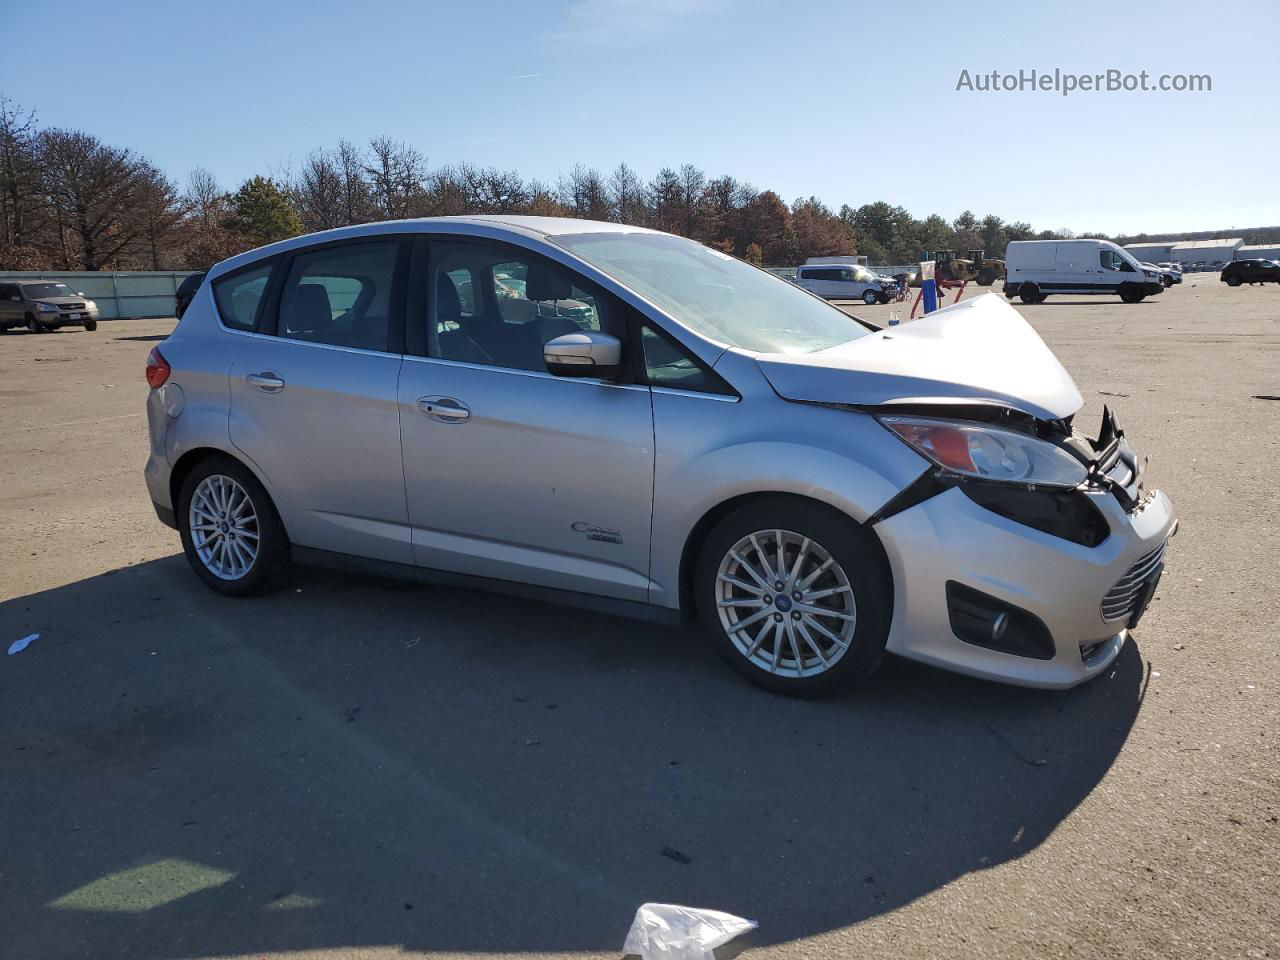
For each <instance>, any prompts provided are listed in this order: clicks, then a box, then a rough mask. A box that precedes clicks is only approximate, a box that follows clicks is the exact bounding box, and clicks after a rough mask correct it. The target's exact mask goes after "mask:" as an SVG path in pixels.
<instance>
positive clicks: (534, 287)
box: [525, 263, 573, 301]
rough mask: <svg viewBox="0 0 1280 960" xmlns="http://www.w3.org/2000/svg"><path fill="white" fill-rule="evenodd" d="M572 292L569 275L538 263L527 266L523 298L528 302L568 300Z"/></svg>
mask: <svg viewBox="0 0 1280 960" xmlns="http://www.w3.org/2000/svg"><path fill="white" fill-rule="evenodd" d="M572 292H573V284H571V283H570V282H569V275H568V274H567V273H565V272H564V271H563V270H559V269H557V268H555V267H547V266H544V265H543V264H540V263H531V264H529V272H528V273H527V274H526V275H525V296H527V297H528V298H529V299H530V300H534V301H543V300H568V299H569V298H570V294H571V293H572Z"/></svg>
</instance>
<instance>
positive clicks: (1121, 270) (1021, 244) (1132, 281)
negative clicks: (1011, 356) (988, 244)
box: [1004, 240, 1164, 303]
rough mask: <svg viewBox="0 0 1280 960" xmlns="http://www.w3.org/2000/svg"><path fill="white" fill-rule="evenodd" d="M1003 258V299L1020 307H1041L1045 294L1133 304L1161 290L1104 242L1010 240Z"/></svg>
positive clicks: (1153, 276) (1148, 273) (1155, 279)
mask: <svg viewBox="0 0 1280 960" xmlns="http://www.w3.org/2000/svg"><path fill="white" fill-rule="evenodd" d="M1004 259H1005V265H1006V267H1007V269H1008V276H1007V277H1006V278H1005V281H1004V294H1005V296H1006V297H1008V298H1009V299H1010V300H1012V299H1013V298H1014V297H1021V298H1022V302H1023V303H1043V302H1044V299H1045V297H1047V296H1049V294H1051V293H1069V294H1072V295H1079V294H1101V293H1107V294H1116V295H1118V296H1119V297H1120V299H1121V300H1123V301H1124V302H1125V303H1137V302H1138V301H1139V300H1141V299H1142V298H1143V297H1149V296H1151V295H1152V294H1156V293H1161V292H1162V291H1163V290H1164V284H1163V283H1162V282H1161V279H1160V274H1159V273H1157V272H1156V271H1154V270H1148V269H1146V268H1144V267H1143V266H1142V264H1140V263H1139V262H1138V261H1137V260H1136V259H1134V257H1133V255H1132V254H1130V253H1129V252H1128V251H1127V250H1123V249H1121V248H1120V247H1118V246H1116V245H1115V244H1114V243H1112V242H1111V241H1110V240H1014V241H1012V242H1011V243H1010V244H1009V247H1008V249H1007V250H1006V251H1005V255H1004Z"/></svg>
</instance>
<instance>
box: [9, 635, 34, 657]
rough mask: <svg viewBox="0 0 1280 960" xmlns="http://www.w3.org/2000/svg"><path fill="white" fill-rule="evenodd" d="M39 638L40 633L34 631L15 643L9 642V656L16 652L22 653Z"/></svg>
mask: <svg viewBox="0 0 1280 960" xmlns="http://www.w3.org/2000/svg"><path fill="white" fill-rule="evenodd" d="M39 639H40V634H38V633H33V634H31V635H30V636H26V637H23V638H22V639H21V640H15V641H13V643H11V644H9V656H11V657H12V656H13V655H14V654H15V653H21V652H22V651H23V650H25V649H27V647H29V646H31V644H32V643H34V642H35V641H37V640H39Z"/></svg>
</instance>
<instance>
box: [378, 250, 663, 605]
mask: <svg viewBox="0 0 1280 960" xmlns="http://www.w3.org/2000/svg"><path fill="white" fill-rule="evenodd" d="M423 260H424V261H425V262H424V263H423V264H422V270H421V271H420V272H417V273H415V274H414V275H412V276H411V277H410V284H411V285H415V284H416V285H420V286H419V290H421V291H423V293H424V295H423V296H421V297H419V298H415V297H414V296H413V294H412V292H411V293H410V296H409V302H410V303H411V304H412V303H414V302H416V301H420V302H422V303H423V307H424V309H423V310H422V311H421V313H422V314H425V316H422V315H420V316H418V317H415V316H414V315H413V311H412V310H411V311H410V313H409V315H408V317H407V324H408V325H409V326H410V327H412V325H413V324H415V323H418V324H422V325H423V326H425V328H426V329H425V331H424V332H425V336H423V337H421V341H422V342H423V343H424V346H423V348H422V350H421V351H420V352H421V353H424V354H425V356H406V357H405V362H404V368H403V370H402V372H401V376H400V390H399V400H400V421H401V436H402V437H403V445H404V477H405V491H406V495H407V498H408V505H409V522H410V524H411V526H412V537H413V550H414V555H415V557H416V560H417V562H418V564H419V565H421V566H423V567H428V568H433V569H438V570H445V571H451V572H455V573H463V574H470V575H474V576H481V577H488V578H493V579H499V580H506V581H515V582H520V583H528V584H534V585H537V586H543V587H551V588H557V589H563V590H572V591H576V592H580V593H590V594H597V595H602V596H608V597H614V598H618V599H626V600H638V601H644V600H646V599H647V597H648V586H649V527H650V517H651V512H652V506H653V467H654V449H653V414H652V409H651V405H650V396H649V389H648V387H646V386H643V385H639V384H631V383H620V382H619V383H615V382H608V381H604V380H598V379H585V378H583V379H578V378H572V379H570V378H562V377H556V376H552V375H551V374H550V373H548V372H547V370H546V367H545V365H544V364H543V360H542V347H543V344H544V343H545V342H546V341H547V340H549V339H552V338H554V337H556V336H559V335H561V334H564V333H571V332H574V331H579V330H602V331H604V332H609V333H615V335H619V336H621V331H622V329H623V324H624V317H623V313H622V308H621V305H620V304H618V303H617V302H616V301H614V300H613V299H612V298H611V297H610V296H609V295H607V294H605V293H604V292H603V291H601V290H599V289H598V288H596V287H595V286H594V285H592V284H591V283H590V282H589V281H587V280H586V279H584V278H581V277H579V276H577V275H576V274H574V273H572V272H571V271H569V270H567V269H565V268H563V267H561V266H559V265H556V264H553V263H552V262H551V261H548V260H544V259H543V258H542V257H540V256H539V255H537V254H534V253H532V252H529V251H526V250H524V249H523V248H521V247H517V246H513V245H508V244H503V243H499V242H496V241H487V240H486V241H474V240H468V239H464V238H457V239H440V240H432V241H431V242H430V255H429V257H424V258H423ZM414 342H415V341H414V338H413V337H411V338H410V347H411V350H412V348H413V344H414Z"/></svg>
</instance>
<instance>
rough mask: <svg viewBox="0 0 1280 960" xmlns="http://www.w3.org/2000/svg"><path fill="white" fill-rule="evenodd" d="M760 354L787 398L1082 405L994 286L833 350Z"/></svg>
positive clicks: (1067, 409) (1046, 408) (1051, 413)
mask: <svg viewBox="0 0 1280 960" xmlns="http://www.w3.org/2000/svg"><path fill="white" fill-rule="evenodd" d="M756 360H757V362H758V363H759V364H760V368H761V369H762V370H763V371H764V375H765V376H766V377H767V378H768V380H769V383H770V384H771V385H772V386H773V389H774V390H776V391H777V392H778V394H779V396H782V397H784V398H786V399H788V400H802V401H808V402H812V403H847V404H858V405H879V404H894V403H952V404H954V403H996V404H1000V405H1002V406H1007V407H1012V408H1013V409H1015V410H1021V411H1022V412H1024V413H1028V414H1030V415H1031V416H1033V417H1039V418H1041V419H1045V420H1057V419H1062V418H1065V417H1068V416H1070V415H1071V414H1073V413H1075V412H1076V411H1077V410H1079V409H1080V407H1081V406H1082V405H1083V403H1084V398H1083V397H1081V396H1080V391H1079V390H1078V389H1077V388H1076V385H1075V383H1074V382H1073V381H1072V379H1071V376H1070V375H1069V374H1068V373H1067V371H1066V370H1065V369H1064V368H1063V366H1062V364H1061V363H1059V362H1058V358H1057V357H1055V356H1054V355H1053V352H1052V351H1051V350H1050V349H1049V347H1048V346H1047V345H1046V344H1045V342H1044V341H1043V340H1041V339H1040V335H1039V334H1038V333H1036V331H1035V329H1034V328H1033V327H1032V326H1031V324H1029V323H1027V321H1026V320H1024V319H1022V315H1021V314H1020V313H1018V311H1017V310H1015V309H1014V308H1013V307H1011V306H1009V304H1007V303H1005V302H1004V300H1002V299H1001V298H1000V297H998V296H996V295H995V294H993V293H988V294H987V295H986V296H982V297H975V298H973V299H972V300H962V301H961V302H960V303H957V304H954V305H953V306H950V307H946V308H944V309H942V310H939V311H937V312H935V313H931V314H929V315H928V316H925V317H923V318H921V319H919V320H912V321H909V322H907V323H904V324H902V325H900V326H896V327H887V328H886V329H884V330H882V331H880V332H878V333H872V334H870V335H868V336H865V337H862V338H860V339H858V340H853V341H851V342H849V343H844V344H841V345H839V346H836V347H832V348H831V349H829V350H820V351H818V352H817V353H800V354H781V353H769V354H760V355H759V356H757V357H756Z"/></svg>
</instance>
